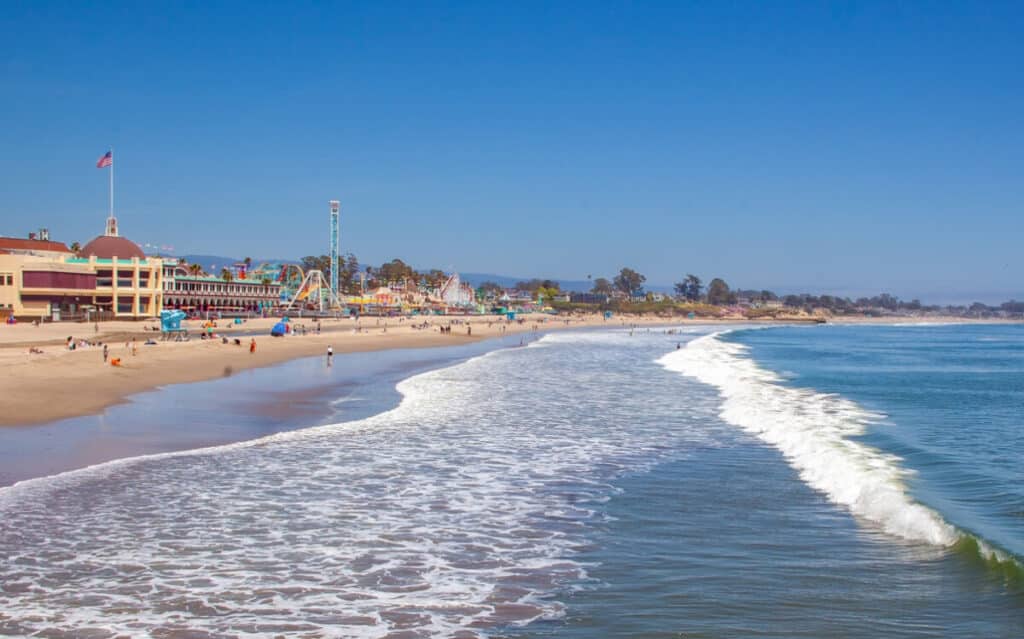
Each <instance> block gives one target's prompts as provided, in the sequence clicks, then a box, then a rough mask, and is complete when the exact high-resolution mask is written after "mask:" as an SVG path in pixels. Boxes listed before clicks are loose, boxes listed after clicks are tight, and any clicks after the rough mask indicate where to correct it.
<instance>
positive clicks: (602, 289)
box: [590, 277, 615, 295]
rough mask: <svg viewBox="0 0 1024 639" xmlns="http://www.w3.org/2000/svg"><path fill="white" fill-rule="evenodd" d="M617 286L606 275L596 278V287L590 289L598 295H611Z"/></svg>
mask: <svg viewBox="0 0 1024 639" xmlns="http://www.w3.org/2000/svg"><path fill="white" fill-rule="evenodd" d="M614 290H615V288H614V287H613V286H612V283H611V281H609V280H608V278H605V277H599V278H597V279H596V280H594V288H592V289H591V290H590V292H591V293H597V294H598V295H611V294H612V291H614Z"/></svg>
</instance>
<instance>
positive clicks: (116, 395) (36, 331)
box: [0, 315, 666, 426]
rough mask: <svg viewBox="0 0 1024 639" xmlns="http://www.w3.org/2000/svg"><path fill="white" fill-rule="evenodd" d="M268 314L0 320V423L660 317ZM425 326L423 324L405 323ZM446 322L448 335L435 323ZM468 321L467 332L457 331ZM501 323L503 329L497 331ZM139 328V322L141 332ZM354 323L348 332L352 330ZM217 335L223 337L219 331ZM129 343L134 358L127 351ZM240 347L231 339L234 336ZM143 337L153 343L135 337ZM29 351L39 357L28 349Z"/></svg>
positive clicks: (30, 421)
mask: <svg viewBox="0 0 1024 639" xmlns="http://www.w3.org/2000/svg"><path fill="white" fill-rule="evenodd" d="M277 321H279V320H277V319H273V318H265V319H263V318H261V319H252V320H248V321H246V322H245V323H244V324H241V325H235V324H232V323H230V321H229V320H224V321H220V322H218V326H217V328H215V329H214V332H215V334H216V335H217V337H216V338H215V339H213V340H201V339H199V337H198V335H199V333H200V332H201V322H199V321H189V322H187V323H183V326H185V325H186V324H187V328H188V330H189V333H190V334H191V335H192V338H191V340H190V341H188V342H163V341H160V334H159V332H158V331H155V330H146V329H155V328H156V327H157V326H158V323H157V322H103V323H101V324H100V325H99V327H98V330H97V329H96V328H95V326H94V325H93V324H84V323H74V324H70V323H59V324H52V323H51V324H43V325H40V326H34V325H32V324H29V323H19V324H17V325H14V326H6V325H5V326H0V384H2V387H3V399H2V403H0V426H12V425H28V424H36V423H43V422H49V421H53V420H57V419H63V418H67V417H74V416H78V415H89V414H95V413H98V412H100V411H102V410H103V409H104V408H106V407H108V406H111V405H113V404H116V403H119V402H122V401H124V399H125V398H126V397H127V396H129V395H133V394H136V393H139V392H142V391H146V390H150V389H153V388H156V387H159V386H164V385H167V384H179V383H184V382H196V381H201V380H205V379H214V378H217V377H222V376H225V375H231V374H233V373H234V372H237V371H241V370H245V369H249V368H255V367H261V366H270V365H273V364H277V363H279V362H283V361H286V360H290V359H294V358H297V357H309V356H313V355H325V354H326V351H327V346H328V345H330V346H331V347H332V348H333V350H334V352H335V354H336V355H335V356H336V357H343V356H344V354H345V353H349V352H358V351H375V350H382V349H396V348H428V347H438V346H454V345H457V344H460V343H469V342H472V341H477V340H483V339H487V338H493V337H500V336H502V335H509V334H515V333H529V332H532V331H534V330H535V328H536V329H539V330H542V331H550V330H559V329H565V328H579V327H583V326H614V327H619V326H623V325H625V324H640V325H653V324H657V323H664V322H665V321H666V320H664V319H658V318H635V317H616V318H613V319H612V320H608V321H606V320H604V318H603V317H600V316H596V315H594V316H587V317H575V318H572V319H568V321H567V320H566V318H557V317H551V316H540V315H537V316H526V319H525V321H523V322H522V323H519V322H505V321H502V320H499V319H497V318H495V317H493V316H492V317H471V318H465V317H441V316H435V317H430V318H414V319H404V320H401V321H400V319H399V318H380V319H379V320H378V319H377V318H373V317H364V318H361V319H360V320H359V321H358V322H357V321H353V320H351V319H324V320H321V321H320V325H321V333H320V334H319V335H317V334H316V332H315V328H316V321H315V320H310V319H298V320H296V321H294V322H293V324H294V325H300V326H304V327H305V328H306V329H307V333H306V334H305V335H289V336H286V337H278V338H274V337H271V336H270V328H271V326H272V325H273V324H275V323H276V322H277ZM424 322H427V323H428V326H427V327H426V328H422V329H417V328H413V325H414V324H423V323H424ZM449 322H457V323H455V324H453V326H452V329H451V333H448V334H445V333H442V332H441V331H440V327H441V326H446V325H448V323H449ZM468 326H472V335H469V334H467V327H468ZM503 326H504V328H505V330H504V331H502V327H503ZM144 327H145V328H144ZM357 327H358V329H359V330H358V331H357V330H356V329H357ZM221 336H223V337H227V338H228V343H227V344H225V343H223V342H222V340H221V339H220V337H221ZM68 337H72V338H74V339H75V340H76V341H77V340H87V341H89V342H94V343H99V342H103V343H107V344H108V346H109V356H110V358H120V360H121V366H117V367H115V366H111V365H110V364H109V363H107V364H104V363H103V353H102V347H100V346H86V347H79V348H77V349H76V350H74V351H71V350H68V349H67V348H66V340H67V338H68ZM132 338H134V339H135V344H136V347H135V348H136V351H137V355H132V347H131V340H132ZM236 338H237V339H239V340H240V341H241V345H240V346H239V345H236V344H235V343H234V339H236ZM253 338H255V340H256V352H255V353H250V352H249V342H250V340H251V339H253ZM147 339H153V340H155V341H156V342H157V344H156V345H152V346H147V345H145V344H144V342H145V341H146V340H147ZM30 348H37V349H39V350H41V351H42V353H41V354H31V353H29V349H30Z"/></svg>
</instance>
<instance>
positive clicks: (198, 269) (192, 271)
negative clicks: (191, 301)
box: [188, 264, 203, 277]
mask: <svg viewBox="0 0 1024 639" xmlns="http://www.w3.org/2000/svg"><path fill="white" fill-rule="evenodd" d="M202 272H203V267H202V266H200V265H198V264H189V267H188V273H189V275H191V276H192V277H199V275H201V274H202Z"/></svg>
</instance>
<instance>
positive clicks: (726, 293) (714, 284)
mask: <svg viewBox="0 0 1024 639" xmlns="http://www.w3.org/2000/svg"><path fill="white" fill-rule="evenodd" d="M731 297H732V292H731V291H730V290H729V285H728V284H726V283H725V280H723V279H722V278H720V277H716V278H715V279H713V280H711V283H710V284H708V304H714V305H716V306H721V305H723V304H728V303H729V302H730V301H732V300H731Z"/></svg>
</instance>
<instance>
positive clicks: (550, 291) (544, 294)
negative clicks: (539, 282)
mask: <svg viewBox="0 0 1024 639" xmlns="http://www.w3.org/2000/svg"><path fill="white" fill-rule="evenodd" d="M558 293H559V290H558V287H557V286H541V287H540V288H538V289H537V301H542V300H543V301H545V302H550V301H551V300H553V299H554V298H555V296H556V295H558Z"/></svg>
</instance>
